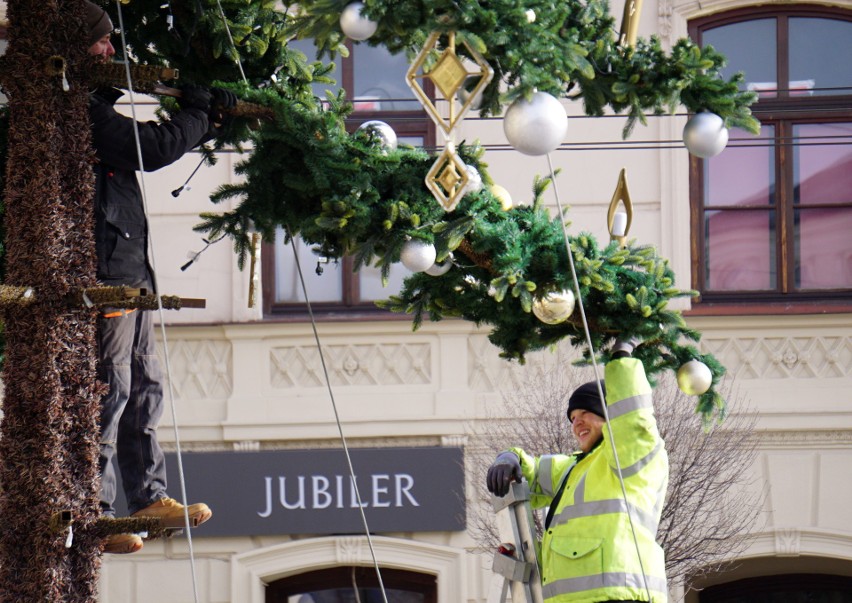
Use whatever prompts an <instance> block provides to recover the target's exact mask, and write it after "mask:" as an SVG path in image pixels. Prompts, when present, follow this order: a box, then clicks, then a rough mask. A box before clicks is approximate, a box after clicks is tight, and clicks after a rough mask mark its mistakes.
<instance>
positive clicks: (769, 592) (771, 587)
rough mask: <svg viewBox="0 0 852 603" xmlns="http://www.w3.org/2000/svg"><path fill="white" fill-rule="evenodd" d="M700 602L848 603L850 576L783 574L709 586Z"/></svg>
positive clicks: (851, 588) (851, 585) (851, 598)
mask: <svg viewBox="0 0 852 603" xmlns="http://www.w3.org/2000/svg"><path fill="white" fill-rule="evenodd" d="M699 601H700V602H701V603H852V578H848V577H844V576H831V575H825V574H784V575H778V576H765V577H760V578H747V579H745V580H737V581H735V582H728V583H726V584H720V585H718V586H710V587H707V588H705V589H703V590H702V591H701V594H700V595H699Z"/></svg>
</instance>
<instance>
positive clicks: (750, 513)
mask: <svg viewBox="0 0 852 603" xmlns="http://www.w3.org/2000/svg"><path fill="white" fill-rule="evenodd" d="M592 379H594V375H593V374H592V373H591V371H588V369H578V368H575V367H573V366H571V365H570V362H569V360H567V359H565V358H559V360H558V361H557V362H556V364H554V365H548V366H532V367H527V370H525V371H523V372H521V371H518V372H514V373H512V375H511V376H510V377H509V378H508V379H507V381H508V383H507V386H506V387H505V388H504V389H503V391H502V392H501V394H502V402H503V403H502V405H498V406H497V407H496V408H494V409H493V410H492V413H491V415H490V416H489V417H487V419H486V420H485V421H484V422H482V423H481V424H478V425H477V426H476V427H475V428H474V429H473V430H472V431H473V432H474V433H475V434H476V435H475V436H474V437H473V438H472V440H471V442H470V445H469V447H468V452H469V454H468V456H469V460H468V464H469V467H468V469H469V470H470V471H471V472H472V473H471V475H474V476H475V477H474V481H475V487H476V493H477V498H478V500H479V502H480V503H481V504H479V505H476V506H475V507H474V508H473V509H472V510H471V512H470V515H469V519H468V525H469V531H470V533H471V536H472V537H473V539H474V540H475V541H476V543H477V545H478V546H479V547H480V548H481V549H483V550H486V551H493V550H494V548H495V547H496V546H497V545H498V544H499V539H498V534H497V530H496V528H495V526H494V522H493V513H492V511H491V505H490V495H489V494H488V492H487V491H486V488H485V473H486V471H487V469H488V467H489V466H490V464H491V463H492V462H493V460H494V457H495V456H496V454H497V453H499V452H500V451H502V450H505V449H506V448H508V447H509V446H519V447H521V448H524V449H525V450H526V451H528V452H529V453H531V454H535V455H539V454H547V453H554V452H570V451H572V450H574V449H575V448H576V443H575V442H574V440H573V436H572V435H571V431H570V429H569V426H568V419H567V417H566V415H565V412H566V408H567V404H568V397H569V395H570V394H571V392H572V391H573V390H574V389H575V388H576V387H578V386H579V385H581V384H582V383H584V382H586V381H590V380H592ZM728 398H729V405H730V407H731V408H734V409H740V408H742V407H743V401H742V399H741V397H740V396H738V395H737V394H735V393H733V392H731V391H729V392H728ZM654 404H655V410H656V414H657V424H658V427H659V429H660V433H661V434H662V436H663V439H664V440H665V442H666V449H667V451H668V454H669V462H670V476H669V489H668V494H667V497H666V503H665V505H664V507H663V512H662V518H661V522H660V528H659V532H658V535H657V538H658V540H659V542H660V544H661V545H662V546H663V549H664V550H665V552H666V572H667V574H668V578H669V580H670V581H671V582H672V583H681V584H683V586H684V587H685V588H687V589H688V588H689V586H690V584H692V583H693V582H694V581H695V580H696V579H698V578H700V577H701V576H703V575H705V574H706V573H707V572H709V571H712V570H714V569H717V568H718V567H719V566H721V565H724V564H726V563H728V562H730V561H732V560H733V559H735V558H736V557H737V556H738V555H739V554H741V553H742V552H743V551H744V550H745V548H746V547H747V546H748V545H749V542H750V538H749V535H750V534H751V533H753V527H754V525H755V523H756V522H757V520H758V517H759V515H760V513H761V506H762V501H763V493H762V491H760V490H759V489H758V490H755V489H754V488H752V487H751V486H752V484H751V483H750V479H751V478H750V475H751V474H750V471H749V469H750V467H751V466H752V464H753V462H754V459H755V456H756V444H757V438H756V434H755V423H756V420H757V417H756V415H755V414H753V413H751V414H750V413H747V412H741V411H739V412H735V413H733V414H731V415H730V416H729V417H728V418H727V420H726V421H725V422H724V423H722V424H719V425H714V426H712V427H711V428H710V429H709V430H705V429H704V428H703V427H702V423H701V420H700V417H698V416H696V414H695V408H694V404H695V401H694V398H691V397H689V396H686V395H685V394H683V393H682V392H681V391H680V390H679V389H678V388H677V385H676V384H675V383H674V382H673V380H667V379H664V380H662V381H661V383H660V384H659V385H658V387H657V388H656V389H655V392H654ZM536 518H537V523H538V524H539V526H538V527H539V530H540V523H541V514H538V515H537V516H536Z"/></svg>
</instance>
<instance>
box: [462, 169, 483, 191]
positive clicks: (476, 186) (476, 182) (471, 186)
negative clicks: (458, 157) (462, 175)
mask: <svg viewBox="0 0 852 603" xmlns="http://www.w3.org/2000/svg"><path fill="white" fill-rule="evenodd" d="M464 169H465V171H466V172H467V184H465V185H464V194H465V195H467V194H468V193H478V192H479V191H481V190H482V176H480V175H479V171H478V170H477V169H476V168H475V167H473V166H472V165H467V164H465V166H464Z"/></svg>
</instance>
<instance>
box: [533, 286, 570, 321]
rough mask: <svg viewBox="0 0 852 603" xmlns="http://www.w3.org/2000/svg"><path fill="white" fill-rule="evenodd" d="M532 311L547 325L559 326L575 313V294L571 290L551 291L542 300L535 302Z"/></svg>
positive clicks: (535, 300)
mask: <svg viewBox="0 0 852 603" xmlns="http://www.w3.org/2000/svg"><path fill="white" fill-rule="evenodd" d="M532 311H533V314H535V316H536V318H538V319H539V320H540V321H541V322H543V323H545V324H548V325H558V324H559V323H561V322H565V321H566V320H568V317H569V316H571V313H572V312H574V292H573V291H571V290H570V289H565V290H564V291H551V292H550V293H548V294H547V295H545V296H544V297H543V298H542V299H538V298H536V299H534V300H533V304H532Z"/></svg>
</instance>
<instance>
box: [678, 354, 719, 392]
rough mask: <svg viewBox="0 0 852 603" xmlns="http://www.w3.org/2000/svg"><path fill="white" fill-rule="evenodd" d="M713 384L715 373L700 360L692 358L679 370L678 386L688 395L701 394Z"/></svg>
mask: <svg viewBox="0 0 852 603" xmlns="http://www.w3.org/2000/svg"><path fill="white" fill-rule="evenodd" d="M711 385H713V374H712V373H711V372H710V369H709V368H707V365H706V364H704V363H703V362H701V361H700V360H690V361H689V362H687V363H685V364H684V365H683V366H681V367H680V368H679V369H678V370H677V386H678V387H679V388H680V391H682V392H683V393H685V394H686V395H688V396H700V395H701V394H703V393H704V392H706V391H707V390H708V389H710V386H711Z"/></svg>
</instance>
